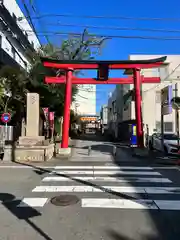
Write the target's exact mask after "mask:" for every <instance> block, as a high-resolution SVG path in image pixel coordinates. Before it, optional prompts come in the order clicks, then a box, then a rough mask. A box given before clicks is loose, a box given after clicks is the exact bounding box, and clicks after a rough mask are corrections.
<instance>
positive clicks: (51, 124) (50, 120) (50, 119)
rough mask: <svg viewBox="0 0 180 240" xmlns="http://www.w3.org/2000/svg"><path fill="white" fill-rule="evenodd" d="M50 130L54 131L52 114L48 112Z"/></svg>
mask: <svg viewBox="0 0 180 240" xmlns="http://www.w3.org/2000/svg"><path fill="white" fill-rule="evenodd" d="M49 122H50V128H51V129H54V112H49Z"/></svg>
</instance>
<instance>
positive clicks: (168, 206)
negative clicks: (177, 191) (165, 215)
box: [154, 200, 180, 210]
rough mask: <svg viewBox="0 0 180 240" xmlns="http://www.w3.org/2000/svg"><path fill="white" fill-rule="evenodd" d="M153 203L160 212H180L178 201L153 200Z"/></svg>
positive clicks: (179, 202)
mask: <svg viewBox="0 0 180 240" xmlns="http://www.w3.org/2000/svg"><path fill="white" fill-rule="evenodd" d="M154 202H155V203H156V205H157V206H158V207H159V209H162V210H180V201H179V200H154Z"/></svg>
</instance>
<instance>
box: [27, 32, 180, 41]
mask: <svg viewBox="0 0 180 240" xmlns="http://www.w3.org/2000/svg"><path fill="white" fill-rule="evenodd" d="M27 32H31V31H27ZM43 33H44V32H43ZM46 33H47V34H48V36H67V35H69V36H70V35H71V36H74V37H75V36H77V37H79V36H82V33H77V32H48V31H47V32H46ZM41 34H42V32H38V35H39V36H40V35H41ZM42 36H43V35H42ZM88 36H89V37H94V38H95V37H101V38H103V37H105V38H109V39H111V38H124V39H143V40H163V41H165V40H167V41H177V40H180V37H156V36H136V35H135V36H132V35H131V36H127V35H106V34H88Z"/></svg>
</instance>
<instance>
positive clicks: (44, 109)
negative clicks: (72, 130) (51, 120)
mask: <svg viewBox="0 0 180 240" xmlns="http://www.w3.org/2000/svg"><path fill="white" fill-rule="evenodd" d="M42 110H43V112H44V116H45V118H46V121H48V115H49V108H43V109H42Z"/></svg>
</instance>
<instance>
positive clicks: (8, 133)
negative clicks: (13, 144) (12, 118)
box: [0, 125, 14, 152]
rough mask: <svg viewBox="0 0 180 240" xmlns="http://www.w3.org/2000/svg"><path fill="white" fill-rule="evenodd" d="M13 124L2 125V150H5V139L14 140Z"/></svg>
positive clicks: (0, 128) (0, 135)
mask: <svg viewBox="0 0 180 240" xmlns="http://www.w3.org/2000/svg"><path fill="white" fill-rule="evenodd" d="M13 130H14V127H13V126H4V125H0V152H3V150H4V145H5V141H13V140H14V135H13Z"/></svg>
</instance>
